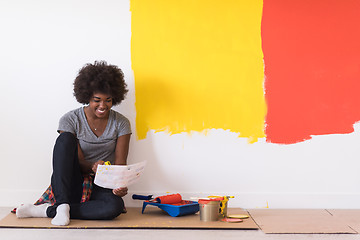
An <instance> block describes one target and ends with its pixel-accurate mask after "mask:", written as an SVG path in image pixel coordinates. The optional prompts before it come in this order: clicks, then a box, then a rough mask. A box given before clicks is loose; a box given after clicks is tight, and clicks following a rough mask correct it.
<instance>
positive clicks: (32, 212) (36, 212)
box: [16, 203, 51, 218]
mask: <svg viewBox="0 0 360 240" xmlns="http://www.w3.org/2000/svg"><path fill="white" fill-rule="evenodd" d="M50 206H51V204H48V203H44V204H41V205H34V204H24V205H21V206H20V207H18V208H17V209H16V216H17V217H18V218H30V217H39V218H40V217H47V214H46V210H47V208H48V207H50Z"/></svg>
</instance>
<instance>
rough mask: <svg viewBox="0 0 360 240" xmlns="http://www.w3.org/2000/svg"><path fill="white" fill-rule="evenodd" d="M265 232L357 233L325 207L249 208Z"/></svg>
mask: <svg viewBox="0 0 360 240" xmlns="http://www.w3.org/2000/svg"><path fill="white" fill-rule="evenodd" d="M248 212H249V213H250V215H251V217H252V218H253V219H254V220H255V222H256V223H257V224H258V226H259V227H260V228H261V230H262V231H263V232H265V233H357V232H356V231H354V230H353V229H351V228H350V227H349V226H348V225H347V224H344V223H343V222H341V221H336V220H335V219H334V217H333V216H332V215H331V214H330V213H329V212H328V211H326V210H324V209H252V210H248Z"/></svg>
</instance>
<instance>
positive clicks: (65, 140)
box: [56, 132, 77, 144]
mask: <svg viewBox="0 0 360 240" xmlns="http://www.w3.org/2000/svg"><path fill="white" fill-rule="evenodd" d="M56 143H61V144H76V143H77V140H76V137H75V135H74V134H72V133H71V132H62V133H60V135H59V136H58V138H57V139H56Z"/></svg>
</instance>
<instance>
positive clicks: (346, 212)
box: [328, 209, 360, 233]
mask: <svg viewBox="0 0 360 240" xmlns="http://www.w3.org/2000/svg"><path fill="white" fill-rule="evenodd" d="M328 212H329V213H330V214H331V215H332V216H333V217H334V218H335V219H336V221H341V222H343V223H345V224H347V225H348V226H349V227H350V228H352V229H354V230H355V231H356V232H358V233H360V209H331V210H328Z"/></svg>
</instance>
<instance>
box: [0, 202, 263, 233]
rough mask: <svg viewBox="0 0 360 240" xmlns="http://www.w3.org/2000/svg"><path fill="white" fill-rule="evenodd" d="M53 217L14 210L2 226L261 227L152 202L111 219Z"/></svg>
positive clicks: (110, 227)
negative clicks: (59, 220)
mask: <svg viewBox="0 0 360 240" xmlns="http://www.w3.org/2000/svg"><path fill="white" fill-rule="evenodd" d="M228 212H229V213H231V214H246V215H248V214H249V213H248V212H247V211H244V210H242V209H235V208H234V209H228ZM50 221H51V219H50V218H24V219H18V218H16V216H15V214H13V213H10V214H9V215H7V216H6V217H5V218H4V219H2V220H1V221H0V227H7V228H80V229H85V228H89V229H94V228H109V229H117V228H140V229H147V228H154V229H258V226H257V225H256V223H255V222H254V221H253V220H252V219H251V218H248V219H244V221H243V222H241V223H226V222H221V221H216V222H203V221H200V216H199V213H197V214H192V215H187V216H181V217H171V216H169V215H168V214H167V213H165V212H164V211H162V210H160V209H159V208H157V207H151V206H149V207H148V208H146V210H145V211H144V214H141V208H128V212H127V213H126V214H122V215H120V216H119V217H118V218H116V219H114V220H109V221H94V220H92V221H85V220H76V219H73V220H71V222H70V225H68V226H54V225H51V222H50Z"/></svg>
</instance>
